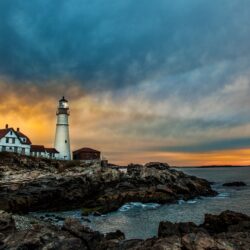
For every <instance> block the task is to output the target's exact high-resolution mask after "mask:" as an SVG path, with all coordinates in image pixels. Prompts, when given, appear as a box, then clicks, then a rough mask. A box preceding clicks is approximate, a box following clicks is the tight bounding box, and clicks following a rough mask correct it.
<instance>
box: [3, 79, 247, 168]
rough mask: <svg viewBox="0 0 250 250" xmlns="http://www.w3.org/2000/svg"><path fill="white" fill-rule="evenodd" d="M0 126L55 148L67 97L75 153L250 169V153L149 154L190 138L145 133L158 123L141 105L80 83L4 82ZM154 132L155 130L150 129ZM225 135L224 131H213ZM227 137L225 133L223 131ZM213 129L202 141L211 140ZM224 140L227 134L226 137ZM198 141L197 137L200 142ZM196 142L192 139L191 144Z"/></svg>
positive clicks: (116, 160)
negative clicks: (60, 107) (59, 111)
mask: <svg viewBox="0 0 250 250" xmlns="http://www.w3.org/2000/svg"><path fill="white" fill-rule="evenodd" d="M0 88H1V90H2V91H1V93H0V98H1V105H0V127H4V126H5V124H7V123H8V124H9V125H10V126H12V127H15V128H16V127H20V128H21V130H22V131H23V132H24V133H25V134H27V135H28V136H29V137H30V139H31V141H32V142H33V143H34V144H44V145H45V146H52V145H53V142H54V133H55V126H56V115H55V114H56V108H57V101H58V99H59V98H60V97H61V95H62V94H64V93H66V94H67V96H69V100H70V109H71V116H70V133H71V143H72V149H73V150H74V149H77V148H79V147H83V146H88V147H93V148H97V149H100V150H101V151H102V152H103V153H104V156H106V157H107V158H108V159H109V160H110V162H114V163H117V164H128V163H131V162H138V163H145V162H148V161H163V162H168V163H170V164H171V165H177V166H198V165H216V164H219V165H224V164H229V165H250V149H239V150H227V151H226V150H224V151H217V152H209V153H181V152H178V153H176V152H174V153H173V152H150V151H148V150H147V148H150V147H154V146H157V145H166V144H167V145H174V144H177V143H186V141H185V138H181V137H179V138H175V137H174V136H171V134H170V135H169V136H168V137H163V136H158V135H154V134H148V133H147V132H145V133H144V132H143V131H144V130H143V129H145V128H146V129H148V126H151V125H150V124H149V123H150V122H151V121H152V124H153V125H155V123H156V122H157V120H156V119H154V118H155V117H154V116H153V114H149V113H147V112H145V113H144V112H143V109H142V110H141V109H140V107H139V108H138V107H137V105H138V104H137V103H136V102H133V103H132V104H131V99H130V100H129V101H128V103H126V102H119V103H118V102H114V101H113V100H112V97H111V96H110V95H109V94H108V93H103V95H102V96H100V95H96V94H95V95H94V94H89V95H86V93H85V91H84V90H83V89H82V88H81V87H79V85H78V84H76V83H74V84H70V85H67V84H62V85H58V84H57V82H55V83H48V84H47V85H32V84H31V83H26V84H22V85H20V86H19V85H12V84H8V82H4V81H2V82H0ZM247 128H248V125H247V127H246V128H245V129H242V126H241V127H239V128H238V129H237V128H236V130H235V129H234V131H233V129H232V128H231V129H228V130H227V132H228V131H230V133H231V134H233V133H235V135H237V134H240V133H244V131H246V132H245V133H247V131H249V130H248V129H247ZM150 129H151V128H150ZM145 131H147V130H145ZM213 133H214V134H216V133H217V134H220V133H221V134H222V132H221V131H218V130H217V131H213ZM223 133H225V132H223ZM210 134H211V130H209V131H208V132H207V134H206V133H204V135H203V137H210ZM222 136H223V137H224V135H222ZM187 138H188V139H190V138H191V136H190V135H188V137H187ZM195 139H197V138H194V139H193V140H195ZM190 143H191V141H190Z"/></svg>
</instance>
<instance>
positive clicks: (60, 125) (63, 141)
mask: <svg viewBox="0 0 250 250" xmlns="http://www.w3.org/2000/svg"><path fill="white" fill-rule="evenodd" d="M56 115H57V124H56V135H55V143H54V144H55V145H54V146H55V148H56V149H57V151H58V152H59V158H60V159H62V160H71V152H70V136H69V115H70V112H69V103H68V101H67V100H66V99H65V97H64V96H63V98H62V99H61V100H59V105H58V109H57V113H56Z"/></svg>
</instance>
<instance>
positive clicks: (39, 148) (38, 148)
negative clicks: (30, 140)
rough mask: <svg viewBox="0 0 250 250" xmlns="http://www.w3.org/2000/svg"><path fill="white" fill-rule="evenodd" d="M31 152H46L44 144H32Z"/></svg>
mask: <svg viewBox="0 0 250 250" xmlns="http://www.w3.org/2000/svg"><path fill="white" fill-rule="evenodd" d="M30 152H45V147H44V146H43V145H31V148H30Z"/></svg>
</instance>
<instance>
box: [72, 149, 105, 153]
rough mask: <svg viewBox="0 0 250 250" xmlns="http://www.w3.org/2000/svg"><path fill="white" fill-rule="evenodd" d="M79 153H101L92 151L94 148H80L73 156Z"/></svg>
mask: <svg viewBox="0 0 250 250" xmlns="http://www.w3.org/2000/svg"><path fill="white" fill-rule="evenodd" d="M78 152H87V153H101V152H100V151H98V150H95V149H92V148H80V149H78V150H76V151H74V152H73V154H75V153H78Z"/></svg>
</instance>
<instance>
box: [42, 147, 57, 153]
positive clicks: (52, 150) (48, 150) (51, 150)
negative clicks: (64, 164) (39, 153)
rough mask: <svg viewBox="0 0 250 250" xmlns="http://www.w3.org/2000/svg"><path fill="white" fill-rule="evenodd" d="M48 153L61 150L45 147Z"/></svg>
mask: <svg viewBox="0 0 250 250" xmlns="http://www.w3.org/2000/svg"><path fill="white" fill-rule="evenodd" d="M45 150H46V152H47V153H50V154H58V153H59V152H58V151H57V150H56V149H55V148H45Z"/></svg>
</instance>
